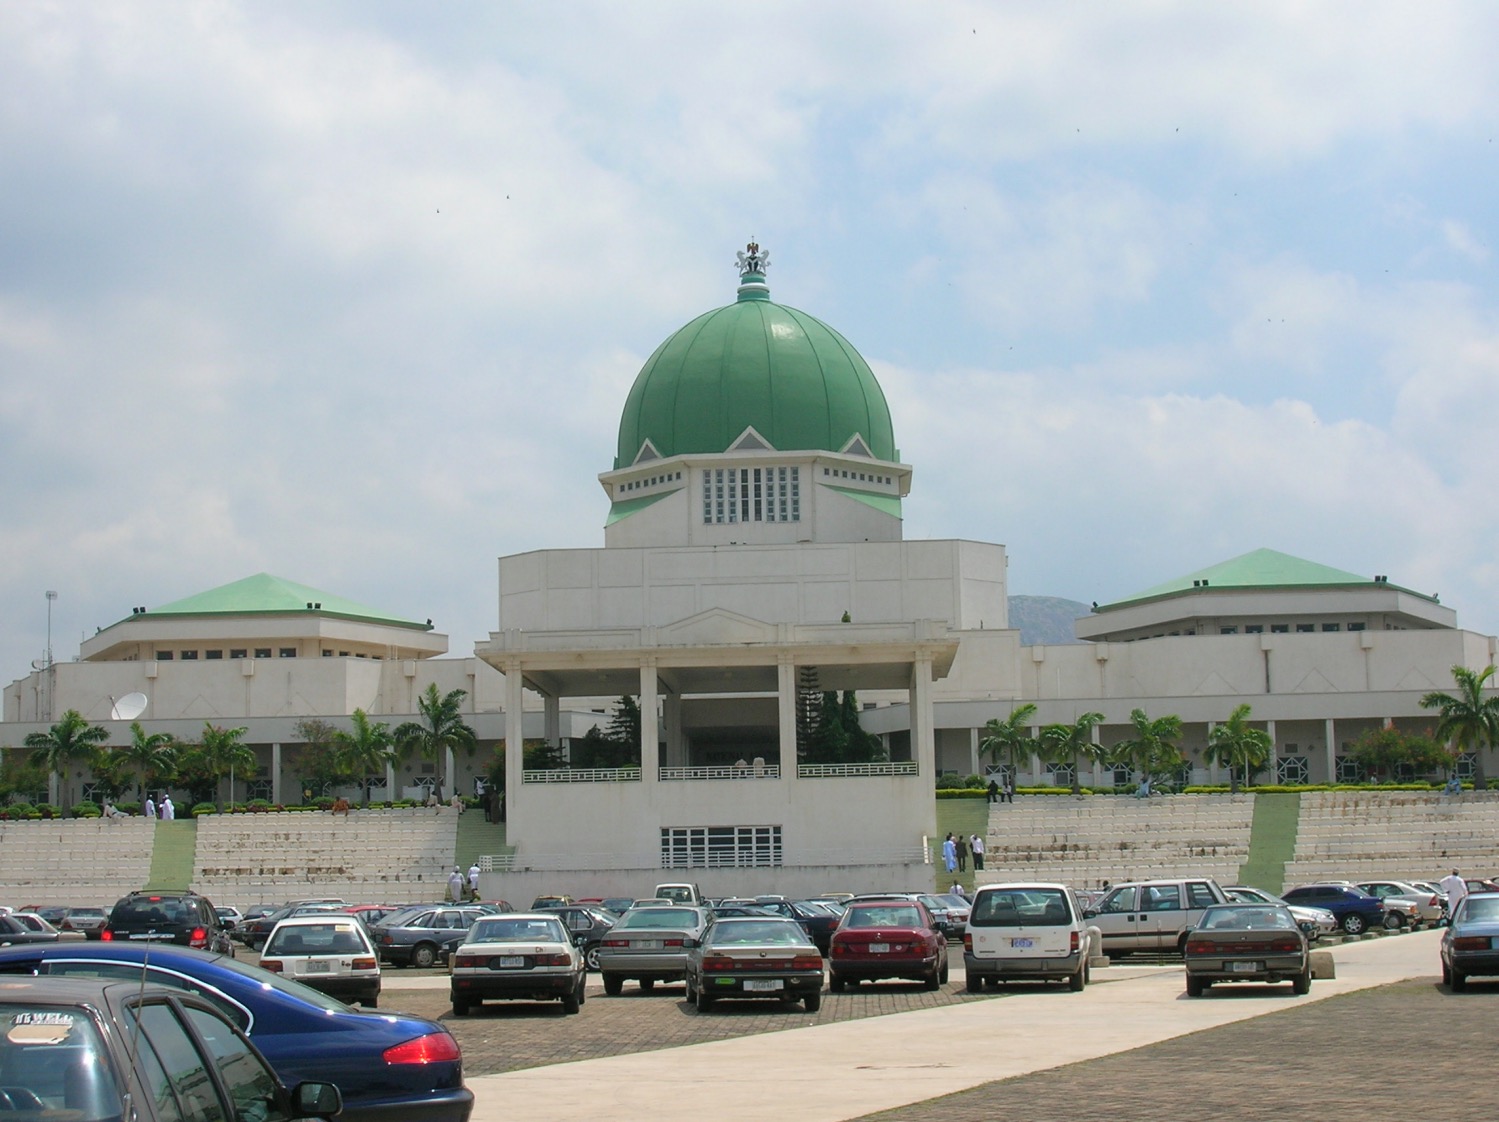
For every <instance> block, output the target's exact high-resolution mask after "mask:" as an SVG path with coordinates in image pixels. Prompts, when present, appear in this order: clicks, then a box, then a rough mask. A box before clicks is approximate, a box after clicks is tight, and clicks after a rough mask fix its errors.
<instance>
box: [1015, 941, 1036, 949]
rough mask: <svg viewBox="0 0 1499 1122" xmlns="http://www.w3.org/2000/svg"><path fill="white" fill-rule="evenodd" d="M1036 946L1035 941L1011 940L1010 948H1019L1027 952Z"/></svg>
mask: <svg viewBox="0 0 1499 1122" xmlns="http://www.w3.org/2000/svg"><path fill="white" fill-rule="evenodd" d="M1035 945H1036V941H1035V940H1034V939H1011V940H1010V946H1012V947H1017V948H1019V949H1020V950H1027V949H1029V948H1030V947H1034V946H1035Z"/></svg>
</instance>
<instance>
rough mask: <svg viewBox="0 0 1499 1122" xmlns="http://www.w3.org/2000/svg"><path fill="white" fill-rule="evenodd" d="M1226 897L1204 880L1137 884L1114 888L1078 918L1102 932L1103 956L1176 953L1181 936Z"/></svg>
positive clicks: (1222, 902)
mask: <svg viewBox="0 0 1499 1122" xmlns="http://www.w3.org/2000/svg"><path fill="white" fill-rule="evenodd" d="M1227 902H1228V897H1227V896H1225V895H1224V894H1223V889H1221V888H1219V887H1218V882H1217V881H1214V880H1210V879H1208V878H1205V877H1204V878H1187V879H1178V880H1142V881H1131V882H1129V883H1128V884H1119V885H1115V886H1114V887H1113V888H1111V889H1110V890H1109V891H1108V893H1107V894H1106V895H1105V896H1104V897H1103V899H1102V900H1100V901H1099V902H1098V903H1097V904H1096V905H1095V906H1094V907H1092V908H1089V909H1087V910H1086V911H1085V912H1084V913H1083V918H1084V919H1087V920H1090V921H1091V922H1092V923H1093V924H1094V925H1095V926H1096V927H1097V928H1098V929H1099V931H1101V932H1102V933H1103V953H1104V954H1107V955H1111V956H1112V955H1125V954H1129V953H1130V952H1131V951H1170V950H1175V951H1177V952H1178V953H1180V952H1181V949H1182V945H1183V944H1184V943H1185V942H1186V935H1187V931H1188V930H1189V929H1190V928H1192V927H1194V926H1195V925H1196V923H1197V921H1198V920H1199V919H1200V918H1201V917H1202V913H1203V910H1204V909H1205V908H1210V907H1212V906H1213V905H1214V904H1224V903H1227Z"/></svg>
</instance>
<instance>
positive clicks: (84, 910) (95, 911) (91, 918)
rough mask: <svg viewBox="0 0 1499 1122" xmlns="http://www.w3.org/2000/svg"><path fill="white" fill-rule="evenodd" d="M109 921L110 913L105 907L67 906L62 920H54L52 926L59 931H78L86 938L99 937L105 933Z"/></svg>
mask: <svg viewBox="0 0 1499 1122" xmlns="http://www.w3.org/2000/svg"><path fill="white" fill-rule="evenodd" d="M108 922H109V913H108V912H107V911H105V910H104V909H103V908H98V907H92V906H79V907H75V908H66V909H64V911H63V914H62V920H61V921H60V922H53V924H52V926H54V927H56V928H57V929H58V930H59V931H76V932H78V933H79V934H81V935H82V936H83V937H84V938H85V939H97V938H99V936H100V935H102V934H103V933H104V925H105V924H107V923H108Z"/></svg>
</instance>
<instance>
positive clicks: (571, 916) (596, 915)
mask: <svg viewBox="0 0 1499 1122" xmlns="http://www.w3.org/2000/svg"><path fill="white" fill-rule="evenodd" d="M536 911H538V912H543V913H546V914H548V915H555V916H556V917H557V918H558V919H560V920H561V921H562V926H563V927H565V928H567V934H568V936H569V937H570V938H571V939H572V941H573V943H574V944H575V945H576V946H577V948H578V950H579V951H581V952H582V954H583V961H584V963H585V964H586V966H587V968H588V969H589V970H598V968H599V946H600V945H601V944H602V943H603V941H604V936H605V935H606V934H608V933H609V931H610V930H611V929H613V927H614V922H615V920H616V919H617V918H618V917H616V916H613V915H611V914H610V913H608V912H606V911H604V910H603V909H602V908H598V907H593V906H590V905H586V904H568V905H564V906H560V907H555V908H537V909H536Z"/></svg>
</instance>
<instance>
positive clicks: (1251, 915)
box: [1197, 904, 1296, 931]
mask: <svg viewBox="0 0 1499 1122" xmlns="http://www.w3.org/2000/svg"><path fill="white" fill-rule="evenodd" d="M1197 929H1198V930H1199V931H1224V930H1235V931H1242V930H1245V929H1249V930H1257V931H1266V930H1275V931H1295V930H1296V921H1295V920H1294V919H1292V918H1291V913H1290V912H1288V911H1287V910H1286V909H1285V908H1283V907H1281V908H1272V907H1263V906H1258V905H1254V904H1231V905H1228V906H1224V907H1215V908H1209V909H1208V910H1207V911H1205V912H1203V913H1202V921H1201V922H1200V923H1199V924H1198V925H1197Z"/></svg>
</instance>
